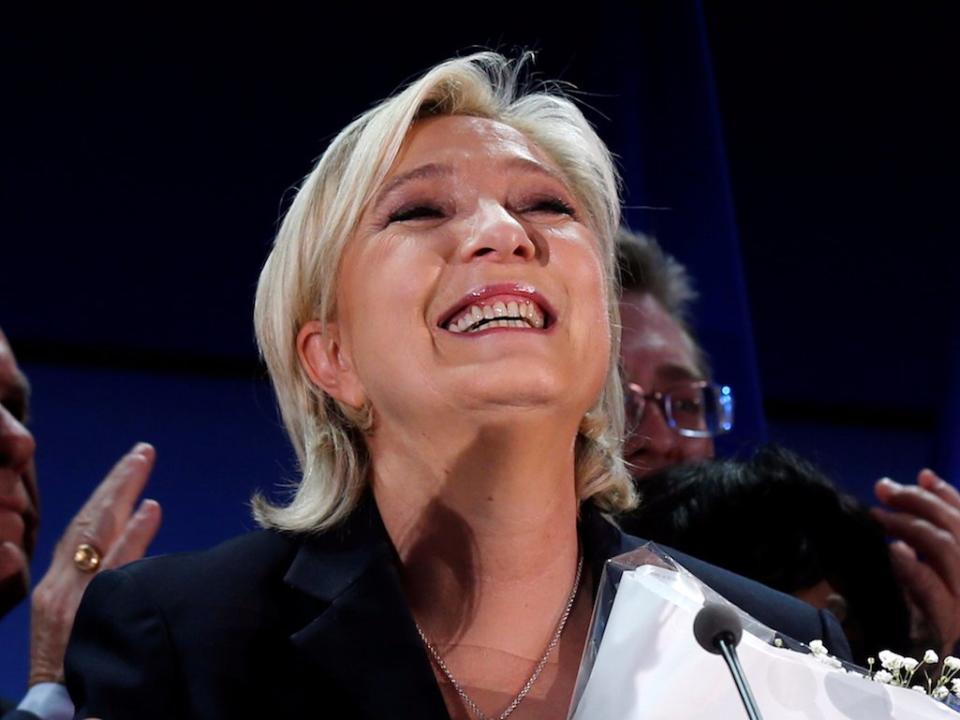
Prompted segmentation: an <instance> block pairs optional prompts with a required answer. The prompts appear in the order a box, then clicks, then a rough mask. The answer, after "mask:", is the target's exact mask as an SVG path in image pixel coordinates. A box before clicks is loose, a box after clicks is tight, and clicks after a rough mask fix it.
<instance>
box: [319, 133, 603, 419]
mask: <svg viewBox="0 0 960 720" xmlns="http://www.w3.org/2000/svg"><path fill="white" fill-rule="evenodd" d="M599 253H600V251H599V246H598V241H597V239H596V237H595V235H594V233H593V231H592V230H591V229H590V227H589V226H588V224H587V220H586V217H585V211H584V209H583V208H582V207H581V206H580V204H579V203H578V201H577V200H576V198H575V197H574V195H573V193H572V192H571V191H570V189H569V188H568V187H567V186H566V184H565V182H564V181H563V179H562V178H561V175H560V173H559V172H558V171H557V170H556V168H555V167H554V166H553V164H552V163H551V162H550V161H549V160H548V158H547V156H546V155H545V154H544V153H543V152H541V151H540V150H539V149H538V148H537V147H536V146H535V145H534V144H533V143H532V142H531V141H529V140H528V139H527V138H526V137H525V136H524V135H522V134H521V133H519V132H518V131H516V130H513V129H512V128H510V127H508V126H506V125H503V124H501V123H497V122H494V121H491V120H486V119H481V118H474V117H465V116H446V117H439V118H431V119H427V120H422V121H419V122H417V123H416V125H415V126H414V127H413V128H412V129H411V131H410V133H409V134H408V136H407V138H406V140H405V142H404V145H403V148H402V150H401V152H400V154H399V156H398V158H397V161H396V163H395V164H394V166H393V168H392V169H391V170H390V172H389V173H388V176H387V178H386V179H385V181H384V183H383V185H382V187H381V188H380V189H379V190H378V192H377V193H376V194H375V195H374V199H373V200H372V201H371V204H370V206H369V207H368V208H367V210H366V211H365V212H364V214H363V217H362V218H361V221H360V224H359V226H358V230H357V232H356V234H355V236H354V238H353V239H352V240H351V241H350V243H348V246H347V248H346V249H345V251H344V255H343V258H342V263H341V268H340V275H339V286H338V292H337V324H338V329H339V333H340V342H341V345H342V348H343V351H344V352H345V353H346V354H347V357H349V358H350V361H351V364H352V367H353V369H354V371H355V373H356V376H357V378H358V379H359V383H360V384H361V386H362V388H363V391H364V393H365V394H366V396H367V398H368V399H369V400H370V401H371V402H372V404H373V407H374V409H375V412H376V419H377V422H378V424H379V423H384V422H408V421H409V420H411V419H412V418H413V417H414V416H416V415H419V416H421V417H422V418H424V419H427V420H428V421H429V420H431V419H433V420H434V421H436V422H442V418H443V417H445V416H446V417H449V413H445V411H447V410H455V411H461V410H467V411H476V410H480V411H490V412H502V411H511V412H513V411H516V410H517V409H529V408H536V407H552V408H557V409H561V410H563V411H564V412H567V411H568V412H569V413H570V417H571V418H572V419H573V422H574V423H575V424H576V423H579V420H580V418H581V417H582V416H583V414H584V413H585V412H586V411H587V410H588V409H589V408H590V407H592V405H593V404H594V402H595V401H596V398H597V396H598V395H599V393H600V390H601V388H602V386H603V383H604V380H605V378H606V373H607V368H608V360H609V353H610V330H609V321H608V318H607V310H606V305H605V292H606V290H605V286H604V282H603V276H602V270H601V259H600V254H599Z"/></svg>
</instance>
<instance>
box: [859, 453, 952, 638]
mask: <svg viewBox="0 0 960 720" xmlns="http://www.w3.org/2000/svg"><path fill="white" fill-rule="evenodd" d="M875 492H876V495H877V498H878V499H879V500H880V502H882V503H884V504H885V505H886V506H887V507H888V508H889V509H884V508H874V509H873V515H874V517H875V518H876V519H877V520H878V521H879V522H880V523H881V525H883V527H884V529H885V530H886V531H887V533H888V534H889V535H891V536H892V537H894V538H896V541H895V542H894V543H893V544H892V545H891V546H890V554H891V560H892V561H893V567H894V571H895V572H896V574H897V577H898V578H899V579H900V581H901V583H902V584H903V585H904V587H905V589H906V591H907V594H908V596H909V598H910V600H911V601H912V603H913V604H914V606H915V607H916V609H917V610H919V612H920V613H921V614H922V616H923V619H924V621H925V622H926V624H927V625H928V626H929V628H930V630H932V631H933V632H935V633H936V634H937V641H938V642H939V645H940V647H939V649H940V651H941V654H949V653H951V652H953V648H954V646H955V645H956V643H957V641H958V640H960V493H958V492H957V490H956V489H955V488H954V487H953V486H951V485H950V484H949V483H947V482H945V481H944V480H943V479H941V478H940V477H938V476H937V474H936V473H934V472H933V471H932V470H921V471H920V473H919V474H918V475H917V484H916V485H901V484H900V483H897V482H894V481H893V480H890V479H887V478H884V479H883V480H880V481H878V482H877V484H876V487H875Z"/></svg>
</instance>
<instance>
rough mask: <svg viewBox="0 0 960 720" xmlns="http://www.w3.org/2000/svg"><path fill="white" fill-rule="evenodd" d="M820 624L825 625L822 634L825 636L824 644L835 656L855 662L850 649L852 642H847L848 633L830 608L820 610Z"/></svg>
mask: <svg viewBox="0 0 960 720" xmlns="http://www.w3.org/2000/svg"><path fill="white" fill-rule="evenodd" d="M819 612H820V624H821V625H822V626H823V630H822V631H821V634H820V636H821V637H822V638H823V644H824V645H826V646H827V650H829V651H830V654H831V655H833V656H834V657H838V658H840V659H841V660H846V661H848V662H853V660H854V658H853V651H852V650H851V649H850V643H849V642H847V636H846V633H844V632H843V628H842V627H840V622H839V621H838V620H837V619H836V618H835V617H834V616H833V613H831V612H830V611H829V610H820V611H819Z"/></svg>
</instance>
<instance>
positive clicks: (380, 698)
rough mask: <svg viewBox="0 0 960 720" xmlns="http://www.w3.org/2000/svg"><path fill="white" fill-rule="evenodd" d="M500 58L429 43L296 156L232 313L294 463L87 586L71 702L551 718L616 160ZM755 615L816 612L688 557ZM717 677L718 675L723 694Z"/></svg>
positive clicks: (615, 391)
mask: <svg viewBox="0 0 960 720" xmlns="http://www.w3.org/2000/svg"><path fill="white" fill-rule="evenodd" d="M519 71H520V64H513V63H510V62H508V61H506V60H505V59H504V58H502V57H501V56H499V55H495V54H492V53H483V54H478V55H474V56H470V57H467V58H460V59H456V60H452V61H449V62H447V63H443V64H441V65H439V66H437V67H435V68H433V69H432V70H430V71H429V72H427V73H426V75H424V76H423V77H422V78H420V79H419V80H417V81H415V82H413V83H412V84H411V85H410V86H409V87H407V88H406V89H405V90H403V91H402V92H400V93H399V94H397V95H396V96H394V97H393V98H391V99H389V100H387V101H384V102H383V103H381V104H380V105H378V106H376V107H375V108H373V109H372V110H370V111H368V112H367V113H365V114H364V115H362V116H361V117H359V118H358V119H357V120H355V121H354V122H353V123H351V125H349V126H348V127H347V128H346V129H345V130H344V131H343V132H342V133H341V134H340V135H339V136H338V137H337V138H335V139H334V140H333V142H332V143H331V145H330V147H329V148H328V149H327V150H326V152H325V153H324V155H323V156H322V157H321V159H320V160H319V162H318V163H317V166H316V167H315V168H314V170H313V171H312V172H311V174H310V175H309V176H308V177H307V178H306V180H305V181H304V183H303V185H302V187H301V188H300V190H299V192H298V194H297V196H296V198H295V199H294V201H293V203H292V205H291V207H290V210H289V211H288V213H287V215H286V217H285V219H284V222H283V224H282V226H281V228H280V231H279V233H278V236H277V240H276V242H275V245H274V247H273V249H272V251H271V253H270V256H269V257H268V259H267V262H266V264H265V267H264V270H263V272H262V274H261V277H260V282H259V285H258V288H257V302H256V308H255V324H256V328H257V337H258V342H259V345H260V348H261V352H262V354H263V356H264V358H265V360H266V363H267V366H268V369H269V371H270V374H271V378H272V380H273V383H274V386H275V389H276V392H277V396H278V400H279V404H280V409H281V413H282V416H283V418H284V422H285V424H286V426H287V429H288V432H289V435H290V438H291V440H292V442H293V445H294V447H295V449H296V451H297V453H298V457H299V460H300V463H301V474H302V477H301V479H300V482H299V484H298V486H297V488H296V492H295V494H294V495H293V497H292V498H291V499H290V500H289V502H287V503H286V504H282V505H277V504H272V503H270V502H268V501H267V500H266V499H264V498H262V497H258V498H257V499H256V500H255V505H254V509H255V515H256V518H257V520H258V521H259V523H260V524H261V525H262V526H263V528H264V530H263V531H261V532H259V533H253V534H250V535H247V536H245V537H242V538H239V539H236V540H233V541H231V542H229V543H227V544H226V545H223V546H220V547H219V548H216V549H214V550H211V551H208V552H206V553H200V554H195V555H186V556H174V557H169V558H157V559H153V560H148V561H145V562H143V563H140V564H137V565H135V566H133V567H130V568H128V569H125V570H121V571H118V572H112V573H105V574H103V575H101V576H100V577H98V578H97V579H96V580H95V581H94V582H93V583H92V584H91V586H90V589H89V591H88V593H87V595H86V597H85V598H84V601H83V603H82V606H81V608H80V611H79V613H78V616H77V622H76V625H75V629H74V635H73V638H72V640H71V644H70V647H69V649H68V653H67V684H68V687H69V689H70V693H71V695H72V697H73V698H74V701H75V702H76V705H77V711H78V714H80V715H81V716H90V715H92V716H96V717H99V718H103V719H104V720H111V719H112V718H134V717H135V718H138V719H141V720H145V719H149V718H161V717H163V718H168V717H177V718H191V717H193V718H204V719H205V720H211V719H215V718H227V717H230V718H234V717H237V716H243V717H256V716H269V717H271V718H294V717H297V718H300V717H304V716H307V715H318V716H330V717H338V718H340V717H346V718H354V717H365V718H377V717H417V718H431V717H435V718H445V717H452V718H468V717H477V718H481V717H494V716H498V717H506V716H508V715H509V716H510V717H512V718H515V720H522V719H523V718H554V717H561V716H565V714H566V712H567V708H568V706H569V703H570V699H571V696H572V693H573V689H574V684H575V681H576V676H577V671H578V669H579V662H580V657H581V654H582V651H583V647H584V642H585V638H586V633H587V630H588V627H589V623H590V616H591V611H592V606H593V596H592V590H593V588H594V587H595V586H596V583H597V582H598V578H599V573H600V569H601V567H602V563H603V561H604V560H605V559H607V558H608V557H609V556H610V555H615V554H618V553H619V552H621V551H622V550H625V549H629V548H631V547H633V546H634V545H635V544H636V543H637V542H638V541H637V540H635V539H630V538H626V537H624V536H623V535H622V534H621V533H620V532H619V531H618V530H617V529H616V528H615V527H614V526H613V525H611V524H609V523H608V522H607V521H606V520H605V519H604V518H603V517H601V513H602V512H608V513H609V512H615V511H621V510H625V509H627V508H629V507H631V506H632V504H633V502H634V491H633V487H632V483H631V480H630V477H629V474H628V473H627V471H626V468H625V466H624V463H623V459H622V456H621V438H622V435H623V407H622V402H623V399H622V390H621V386H620V380H619V376H618V372H617V341H618V338H617V332H616V331H615V328H617V327H618V318H617V282H616V272H615V253H614V235H615V233H616V230H617V227H618V224H619V215H620V204H619V198H618V194H617V179H616V176H615V172H614V169H613V164H612V162H611V160H610V156H609V152H608V151H607V149H606V147H605V146H604V145H603V143H602V142H601V141H600V139H599V138H598V137H597V135H596V133H595V132H594V131H593V129H592V128H591V127H590V125H589V124H588V123H587V122H586V120H585V119H584V117H583V115H582V114H581V113H580V111H579V110H578V109H577V108H576V107H575V106H574V105H573V104H572V103H571V102H569V101H568V100H566V99H565V98H562V97H559V96H557V95H552V94H548V93H545V92H539V93H531V94H526V95H523V96H518V95H517V90H518V84H519V83H518V73H519ZM680 559H681V562H683V563H685V564H687V566H688V567H689V568H690V569H691V570H693V571H694V572H695V573H697V574H698V575H700V576H701V577H702V578H704V579H705V580H706V581H708V582H712V583H713V584H714V585H715V587H716V589H717V590H719V591H720V592H722V593H723V592H725V593H727V594H728V595H729V596H730V597H731V599H733V600H734V601H735V602H740V603H741V604H742V605H743V606H744V607H745V608H746V609H748V610H749V611H751V612H753V613H754V614H756V615H757V616H758V617H759V618H761V619H764V620H766V621H767V622H768V623H769V624H770V625H772V626H773V627H774V628H775V629H777V630H779V631H781V632H784V633H787V634H790V635H796V636H799V637H798V639H801V640H804V641H809V640H811V639H813V638H814V637H820V638H823V639H824V640H826V641H827V642H829V643H831V644H832V646H833V649H834V651H835V652H839V653H841V654H845V653H846V645H845V642H844V640H843V635H842V632H841V631H840V630H839V628H838V626H837V625H836V623H835V622H834V621H833V620H832V619H831V618H830V616H829V615H826V614H818V613H817V612H816V611H815V610H813V609H812V608H810V607H808V606H806V605H803V604H802V603H799V602H798V601H796V600H793V599H790V598H787V597H785V596H781V595H777V594H775V593H773V592H772V591H769V590H767V589H765V588H763V587H762V586H759V585H755V584H752V583H749V582H748V581H745V580H743V579H740V578H736V577H734V576H731V575H728V574H725V573H723V572H722V571H720V570H718V569H716V568H712V567H710V566H707V565H704V564H702V563H699V562H697V561H695V560H693V559H692V558H686V557H683V556H681V558H680ZM732 691H733V690H732V688H731V692H732Z"/></svg>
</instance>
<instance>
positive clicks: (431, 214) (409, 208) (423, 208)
mask: <svg viewBox="0 0 960 720" xmlns="http://www.w3.org/2000/svg"><path fill="white" fill-rule="evenodd" d="M442 217H443V210H441V209H440V208H438V207H436V206H435V205H424V204H416V205H404V206H402V207H400V208H398V209H397V210H394V211H393V212H392V213H390V217H389V218H388V221H389V222H392V223H393V222H407V221H409V220H435V219H440V218H442Z"/></svg>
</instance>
